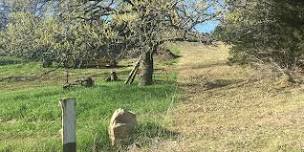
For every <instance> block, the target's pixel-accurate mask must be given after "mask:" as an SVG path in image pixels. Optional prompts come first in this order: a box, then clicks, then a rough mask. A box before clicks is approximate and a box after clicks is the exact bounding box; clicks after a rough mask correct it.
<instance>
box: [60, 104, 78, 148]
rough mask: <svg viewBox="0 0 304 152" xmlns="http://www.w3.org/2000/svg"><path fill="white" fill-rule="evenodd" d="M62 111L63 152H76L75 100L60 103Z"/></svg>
mask: <svg viewBox="0 0 304 152" xmlns="http://www.w3.org/2000/svg"><path fill="white" fill-rule="evenodd" d="M60 105H61V110H62V144H63V152H76V110H75V107H76V100H75V99H63V100H61V101H60Z"/></svg>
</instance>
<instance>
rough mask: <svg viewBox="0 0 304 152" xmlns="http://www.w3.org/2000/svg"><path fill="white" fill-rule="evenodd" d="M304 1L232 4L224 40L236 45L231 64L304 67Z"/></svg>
mask: <svg viewBox="0 0 304 152" xmlns="http://www.w3.org/2000/svg"><path fill="white" fill-rule="evenodd" d="M303 6H304V3H303V1H287V0H283V1H275V0H271V1H269V0H267V1H266V0H262V1H260V0H259V1H257V0H254V1H248V2H247V3H241V1H233V2H232V1H231V2H230V3H229V12H228V14H227V15H226V23H225V24H223V25H222V27H221V28H219V29H218V31H219V32H218V33H221V36H222V37H221V38H222V39H223V40H226V41H230V42H233V44H234V47H233V49H232V51H231V54H232V60H234V61H237V62H244V63H248V62H256V61H263V62H268V63H275V64H278V65H279V66H280V67H281V68H284V69H290V68H292V67H293V66H303V63H302V60H303V57H304V52H303V42H304V37H303V35H304V30H303V29H304V24H303V20H304V18H303V15H302V12H303V8H304V7H303Z"/></svg>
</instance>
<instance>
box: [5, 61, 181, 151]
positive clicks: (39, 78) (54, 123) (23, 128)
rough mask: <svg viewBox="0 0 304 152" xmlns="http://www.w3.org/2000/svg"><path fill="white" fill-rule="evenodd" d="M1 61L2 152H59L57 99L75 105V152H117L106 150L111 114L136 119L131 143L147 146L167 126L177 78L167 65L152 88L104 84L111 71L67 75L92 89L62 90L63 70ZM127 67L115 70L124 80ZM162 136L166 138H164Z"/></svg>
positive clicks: (164, 65) (84, 71)
mask: <svg viewBox="0 0 304 152" xmlns="http://www.w3.org/2000/svg"><path fill="white" fill-rule="evenodd" d="M11 60H14V59H5V60H4V59H3V64H2V66H0V151H1V152H2V151H3V152H9V151H12V152H13V151H14V152H15V151H61V136H60V133H59V130H60V129H61V118H60V117H61V111H60V107H59V105H58V103H59V100H60V99H62V98H66V97H73V98H76V100H77V146H78V151H86V152H87V151H115V149H112V148H111V147H110V145H109V144H110V143H109V139H108V135H107V127H108V124H109V119H110V117H111V114H112V113H113V112H114V110H115V109H117V108H125V109H129V110H131V111H133V112H135V113H136V114H137V116H138V121H139V124H140V125H139V128H138V130H139V131H138V132H137V134H136V135H135V136H136V138H135V141H138V142H137V143H138V144H140V145H141V146H145V145H148V144H149V142H150V137H155V136H158V135H160V134H162V133H164V132H165V131H166V130H165V129H162V128H163V126H164V125H165V123H166V121H165V120H164V119H163V118H164V117H165V114H166V111H167V109H168V108H169V107H170V106H171V105H172V103H173V102H174V101H175V96H176V93H177V88H176V74H175V73H174V72H173V71H170V69H169V68H170V67H169V66H167V65H166V64H165V63H162V64H158V65H157V66H156V67H157V71H156V74H155V80H156V82H155V85H153V86H149V87H139V86H137V85H136V84H134V85H132V86H125V85H124V84H123V81H119V82H105V81H104V79H105V77H106V76H107V74H108V73H109V71H110V70H109V69H75V70H71V71H70V72H71V80H76V79H78V78H81V77H85V76H91V77H93V78H94V79H95V80H96V86H94V87H93V88H83V87H75V88H72V89H71V90H68V91H67V90H63V89H62V84H63V82H64V74H63V70H62V69H59V70H56V71H54V72H51V73H50V74H47V75H45V74H44V73H45V72H47V71H50V70H52V69H51V68H50V69H42V68H41V65H39V64H37V63H19V60H18V62H13V61H11ZM129 70H130V68H121V69H118V70H117V72H118V76H119V78H120V79H122V80H123V79H125V78H126V76H127V74H128V72H129ZM164 137H165V136H164Z"/></svg>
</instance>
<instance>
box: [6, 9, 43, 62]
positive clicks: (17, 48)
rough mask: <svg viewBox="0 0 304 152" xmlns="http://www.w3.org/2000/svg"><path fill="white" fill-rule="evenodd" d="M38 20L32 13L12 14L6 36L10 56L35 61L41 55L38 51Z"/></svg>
mask: <svg viewBox="0 0 304 152" xmlns="http://www.w3.org/2000/svg"><path fill="white" fill-rule="evenodd" d="M37 22H38V20H37V18H36V17H35V16H33V15H32V14H30V13H22V12H19V13H12V14H11V15H10V23H9V24H8V27H7V30H6V31H5V33H4V34H3V35H2V36H3V37H4V36H5V37H6V38H5V40H4V41H5V43H6V44H5V46H6V47H5V49H6V50H7V51H9V54H12V55H15V56H19V57H25V58H29V59H35V58H37V57H39V56H40V55H41V52H40V50H38V49H37V47H36V46H37V43H36V40H37V35H36V32H35V31H36V28H37Z"/></svg>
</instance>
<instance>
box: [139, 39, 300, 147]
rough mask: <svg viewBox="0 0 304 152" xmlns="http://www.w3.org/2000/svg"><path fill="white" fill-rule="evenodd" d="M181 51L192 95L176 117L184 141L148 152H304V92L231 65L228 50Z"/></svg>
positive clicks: (182, 77)
mask: <svg viewBox="0 0 304 152" xmlns="http://www.w3.org/2000/svg"><path fill="white" fill-rule="evenodd" d="M180 47H181V50H182V51H181V55H182V57H181V59H180V62H179V66H178V71H179V74H178V82H179V84H180V87H181V88H183V89H184V90H185V91H186V94H185V95H184V98H182V101H181V102H179V103H180V104H179V105H178V106H177V108H176V109H174V110H172V112H171V115H170V118H171V124H170V125H171V127H170V129H171V130H174V131H176V132H178V133H180V134H181V136H179V138H178V139H171V140H164V141H162V142H155V143H153V144H152V146H151V147H150V148H149V149H147V150H144V151H151V150H152V151H153V150H154V151H180V152H186V151H193V152H196V151H218V152H222V151H270V152H274V151H301V150H303V147H304V142H303V141H304V121H303V118H304V115H303V114H304V94H303V86H293V85H288V84H284V83H281V82H280V81H274V80H273V79H272V78H271V77H272V76H273V75H272V74H271V73H268V72H267V71H265V70H255V69H251V68H249V67H241V66H229V65H227V64H226V62H227V57H228V48H227V46H224V45H220V46H218V47H211V46H207V47H206V46H200V45H190V44H183V45H181V46H180Z"/></svg>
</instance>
